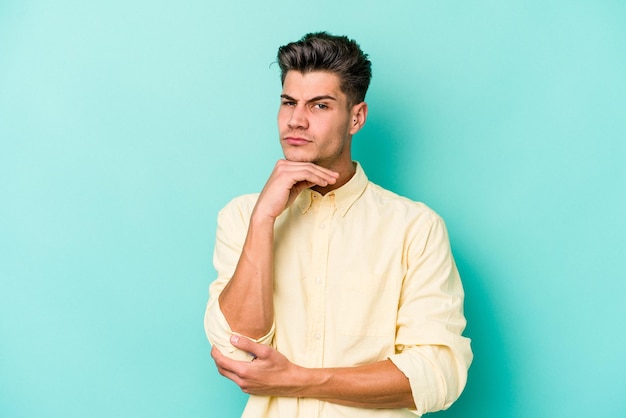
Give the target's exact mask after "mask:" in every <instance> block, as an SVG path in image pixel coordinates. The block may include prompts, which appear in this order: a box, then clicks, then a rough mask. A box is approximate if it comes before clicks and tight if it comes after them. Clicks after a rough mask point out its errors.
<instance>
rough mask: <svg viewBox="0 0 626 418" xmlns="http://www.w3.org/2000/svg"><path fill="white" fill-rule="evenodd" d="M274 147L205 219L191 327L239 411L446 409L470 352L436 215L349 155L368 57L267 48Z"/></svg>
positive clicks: (342, 413) (351, 49)
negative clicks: (206, 248)
mask: <svg viewBox="0 0 626 418" xmlns="http://www.w3.org/2000/svg"><path fill="white" fill-rule="evenodd" d="M278 63H279V65H280V69H281V78H282V85H283V91H282V94H281V104H280V109H279V111H278V128H279V133H280V144H281V147H282V150H283V154H284V156H285V159H284V160H280V161H278V162H277V163H276V165H275V167H274V170H273V172H272V174H271V175H270V177H269V179H268V180H267V183H266V184H265V187H264V188H263V190H262V191H261V193H260V194H254V195H245V196H241V197H239V198H236V199H234V200H233V201H232V202H230V203H229V204H228V205H227V206H226V207H225V208H224V209H223V210H222V211H221V212H220V214H219V217H218V229H217V238H216V244H215V255H214V264H215V267H216V270H217V272H218V277H217V279H216V280H215V282H213V283H212V285H211V288H210V298H209V302H208V305H207V310H206V314H205V329H206V333H207V336H208V337H209V340H210V342H211V343H212V345H213V350H212V356H213V359H214V361H215V363H216V365H217V368H218V370H219V372H220V373H221V374H222V375H223V376H226V377H227V378H229V379H231V380H232V381H234V382H235V383H236V384H237V385H239V386H240V387H241V389H242V390H243V391H244V392H246V393H249V394H251V397H250V399H249V401H248V404H247V406H246V409H245V411H244V414H243V416H244V417H280V418H296V417H404V416H415V414H418V415H421V414H424V413H426V412H430V411H436V410H440V409H444V408H447V407H448V406H449V405H450V404H451V403H452V402H454V401H455V400H456V399H457V397H458V396H459V395H460V393H461V391H462V390H463V388H464V385H465V381H466V377H467V369H468V367H469V365H470V362H471V360H472V353H471V350H470V345H469V340H468V339H467V338H464V337H463V336H462V335H461V333H462V331H463V329H464V327H465V318H464V316H463V289H462V286H461V281H460V278H459V275H458V272H457V269H456V266H455V264H454V260H453V258H452V254H451V251H450V245H449V241H448V236H447V232H446V229H445V226H444V223H443V221H442V220H441V219H440V218H439V217H438V216H437V215H436V214H435V213H434V212H433V211H432V210H430V209H429V208H428V207H426V206H425V205H423V204H421V203H417V202H413V201H410V200H408V199H406V198H403V197H400V196H398V195H396V194H394V193H392V192H390V191H387V190H384V189H382V188H381V187H379V186H377V185H375V184H373V183H371V182H369V181H368V179H367V177H366V176H365V173H364V171H363V169H362V168H361V166H360V165H359V164H358V163H356V162H353V161H352V156H351V143H352V136H353V135H354V134H356V133H357V132H358V131H359V130H360V129H361V128H362V127H363V125H364V124H365V121H366V119H367V112H368V108H367V104H366V103H365V102H364V99H365V93H366V91H367V88H368V86H369V82H370V78H371V63H370V61H369V60H368V59H367V55H365V54H364V53H363V52H362V51H361V49H360V47H359V46H358V45H357V44H356V43H355V42H354V41H352V40H349V39H348V38H346V37H336V36H331V35H329V34H327V33H323V32H322V33H315V34H308V35H306V36H305V37H304V38H302V39H301V40H300V41H298V42H293V43H290V44H287V45H285V46H283V47H281V48H280V49H279V51H278Z"/></svg>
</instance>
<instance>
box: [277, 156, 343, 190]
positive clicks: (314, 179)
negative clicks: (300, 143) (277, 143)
mask: <svg viewBox="0 0 626 418" xmlns="http://www.w3.org/2000/svg"><path fill="white" fill-rule="evenodd" d="M274 174H275V175H278V176H286V177H288V178H290V179H291V181H292V184H296V183H299V182H309V183H311V185H318V186H322V187H326V186H328V185H329V184H335V183H336V182H337V178H338V177H339V173H337V172H335V171H332V170H329V169H327V168H325V167H321V166H319V165H317V164H313V163H307V162H296V161H287V160H279V161H278V162H277V163H276V166H275V168H274Z"/></svg>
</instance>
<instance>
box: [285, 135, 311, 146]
mask: <svg viewBox="0 0 626 418" xmlns="http://www.w3.org/2000/svg"><path fill="white" fill-rule="evenodd" d="M284 141H285V142H286V143H287V144H289V145H295V146H298V145H306V144H308V143H309V142H311V141H309V140H308V139H306V138H302V137H298V136H287V137H285V139H284Z"/></svg>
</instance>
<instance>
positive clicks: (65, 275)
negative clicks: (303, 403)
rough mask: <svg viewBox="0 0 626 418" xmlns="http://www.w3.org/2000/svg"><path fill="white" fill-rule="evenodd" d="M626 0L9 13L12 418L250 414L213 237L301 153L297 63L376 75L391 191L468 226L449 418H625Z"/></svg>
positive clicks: (2, 298)
mask: <svg viewBox="0 0 626 418" xmlns="http://www.w3.org/2000/svg"><path fill="white" fill-rule="evenodd" d="M625 22H626V3H624V2H623V1H618V0H615V1H610V0H595V1H593V0H588V1H564V0H556V1H551V2H543V1H525V2H522V1H519V2H498V1H463V2H460V1H459V2H452V1H437V2H425V1H386V2H375V1H360V2H355V1H346V2H338V1H335V0H332V1H329V0H320V1H318V2H315V3H310V2H306V3H304V2H303V3H300V2H294V1H284V0H280V1H274V2H271V3H264V2H253V1H245V2H244V1H231V2H205V1H199V0H198V1H179V2H166V1H160V0H156V1H147V0H137V1H119V0H117V1H111V0H109V1H103V0H98V1H90V2H85V1H77V0H76V1H71V0H54V1H43V0H42V1H35V0H22V1H18V0H2V1H1V2H0V416H1V417H87V416H88V417H122V416H124V417H235V416H239V414H240V411H241V409H242V407H243V404H244V402H245V396H244V395H243V394H241V393H240V391H239V390H238V388H237V387H236V386H235V385H234V384H232V383H231V382H229V381H227V380H225V379H223V378H221V377H220V376H219V375H218V374H217V372H216V370H215V368H214V366H213V364H212V361H211V359H210V355H209V353H210V348H209V344H208V343H207V342H206V339H205V336H204V332H203V327H202V316H203V312H204V306H205V303H206V299H207V291H208V286H209V283H210V282H211V280H212V279H213V277H214V271H213V267H212V265H211V256H212V247H213V242H214V241H213V240H214V233H215V217H216V214H217V211H218V210H219V208H221V207H222V206H223V205H224V204H225V203H226V202H227V201H228V200H229V199H230V198H232V197H233V196H235V195H237V194H241V193H247V192H254V191H258V190H259V189H260V188H261V187H262V185H263V183H264V181H265V179H266V178H267V176H268V175H269V173H270V171H271V168H272V166H273V164H274V161H275V160H276V159H277V158H279V157H280V148H279V146H278V142H277V134H276V127H275V118H276V111H277V109H278V103H279V98H278V96H279V94H280V83H279V77H278V68H277V66H276V65H272V62H273V61H274V59H275V54H276V49H277V47H278V46H279V45H282V44H284V43H287V42H289V41H291V40H295V39H297V38H299V37H300V36H301V35H303V34H304V33H306V32H308V31H315V30H322V29H323V30H328V31H331V32H333V33H337V34H348V35H349V36H351V37H354V38H355V39H357V40H358V41H359V43H360V44H361V46H362V47H363V49H364V50H365V51H366V52H368V53H369V54H370V57H371V59H372V61H373V63H374V78H373V82H372V86H371V89H370V92H369V94H368V102H369V105H370V118H369V120H368V122H367V125H366V127H365V128H364V130H363V131H362V132H361V133H359V134H358V135H357V136H356V137H355V142H356V144H355V150H354V156H355V159H357V160H359V161H360V162H361V163H362V164H363V166H364V168H365V169H366V171H367V173H368V175H369V177H370V178H371V179H372V180H373V181H375V182H377V183H379V184H381V185H382V186H385V187H387V188H390V189H393V190H394V191H397V192H398V193H400V194H403V195H406V196H408V197H411V198H413V199H416V200H420V201H424V202H426V203H427V204H429V205H430V206H431V207H433V208H434V209H435V210H436V211H438V212H439V213H440V214H441V215H442V216H443V217H444V218H445V219H446V221H447V224H448V228H449V230H450V235H451V240H452V245H453V249H454V252H455V255H456V258H457V261H458V264H459V268H460V270H461V274H462V276H463V279H464V285H465V288H466V294H467V300H466V312H467V317H468V320H469V325H468V328H467V332H466V334H467V335H468V336H469V337H471V338H472V340H473V348H474V351H475V362H474V364H473V365H472V368H471V370H470V376H469V377H470V380H469V383H468V385H467V388H466V391H465V392H464V394H463V395H462V397H461V399H460V400H459V401H458V402H457V403H456V404H455V405H454V406H453V407H452V408H450V409H449V410H448V411H446V412H442V413H438V414H436V415H435V416H439V417H448V418H451V417H458V418H461V417H463V418H465V417H480V418H485V417H493V418H508V417H524V418H526V417H550V418H554V417H557V418H560V417H564V418H565V417H567V418H569V417H574V416H576V417H581V416H589V417H618V416H626V397H624V395H623V392H624V389H625V388H626V386H625V385H624V376H625V375H626V361H624V353H626V337H625V333H624V331H625V330H626V303H625V301H624V294H625V293H626V280H625V279H626V273H625V272H624V271H625V270H624V266H623V262H624V256H625V254H626V251H625V250H626V244H625V243H624V237H625V235H626V222H625V221H624V216H625V215H626V194H625V183H626V181H625V180H626V168H625V164H624V157H625V156H626V145H625V139H626V117H625V116H626V52H625V51H626V47H625V45H626V24H625Z"/></svg>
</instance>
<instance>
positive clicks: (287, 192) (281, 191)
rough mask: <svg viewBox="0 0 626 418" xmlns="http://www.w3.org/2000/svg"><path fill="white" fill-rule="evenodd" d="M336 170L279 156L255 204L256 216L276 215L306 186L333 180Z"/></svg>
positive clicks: (331, 182)
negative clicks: (281, 158) (282, 158)
mask: <svg viewBox="0 0 626 418" xmlns="http://www.w3.org/2000/svg"><path fill="white" fill-rule="evenodd" d="M338 178H339V173H337V172H335V171H332V170H329V169H327V168H324V167H321V166H319V165H317V164H313V163H307V162H295V161H287V160H279V161H278V162H277V163H276V166H275V167H274V171H272V174H271V176H270V178H269V179H268V180H267V183H266V184H265V187H264V188H263V190H262V191H261V195H260V196H259V200H258V201H257V205H256V207H255V214H257V215H259V216H260V219H276V217H277V216H278V215H280V214H281V213H282V212H283V210H285V209H286V208H287V207H289V206H290V205H291V204H292V203H293V201H294V200H295V198H296V197H297V196H298V195H299V194H300V193H301V192H302V191H303V190H304V189H306V188H308V187H312V186H315V185H318V186H321V187H326V186H328V185H332V184H335V183H336V182H337V179H338Z"/></svg>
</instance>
